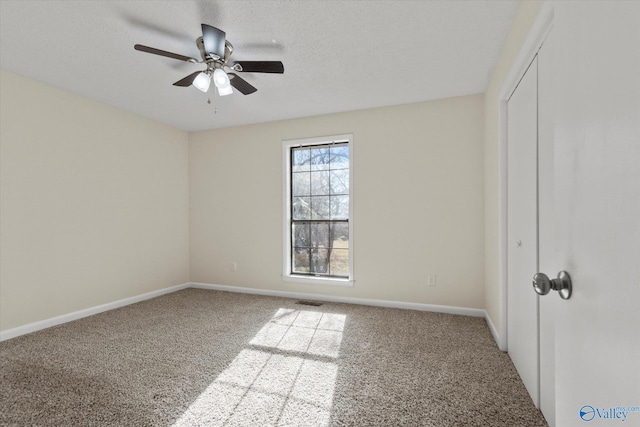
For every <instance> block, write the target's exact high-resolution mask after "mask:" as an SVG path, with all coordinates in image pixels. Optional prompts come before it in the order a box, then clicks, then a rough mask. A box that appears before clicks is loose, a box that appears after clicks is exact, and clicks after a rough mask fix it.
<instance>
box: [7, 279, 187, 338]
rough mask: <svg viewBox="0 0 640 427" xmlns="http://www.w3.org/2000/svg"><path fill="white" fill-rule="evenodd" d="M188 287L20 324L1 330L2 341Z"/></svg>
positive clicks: (143, 295) (147, 294)
mask: <svg viewBox="0 0 640 427" xmlns="http://www.w3.org/2000/svg"><path fill="white" fill-rule="evenodd" d="M188 287H189V283H183V284H181V285H176V286H171V287H169V288H164V289H159V290H157V291H153V292H148V293H146V294H142V295H137V296H135V297H130V298H125V299H121V300H119V301H114V302H110V303H107V304H102V305H98V306H96V307H90V308H86V309H84V310H79V311H74V312H73V313H68V314H63V315H61V316H56V317H52V318H50V319H45V320H41V321H39V322H34V323H29V324H27V325H23V326H18V327H17V328H13V329H7V330H6V331H0V341H5V340H8V339H11V338H15V337H18V336H20V335H24V334H29V333H31V332H36V331H39V330H42V329H46V328H50V327H52V326H57V325H61V324H62V323H67V322H71V321H73V320H78V319H82V318H83V317H88V316H92V315H94V314H98V313H102V312H104V311H108V310H113V309H116V308H120V307H124V306H126V305H130V304H135V303H137V302H140V301H144V300H148V299H151V298H155V297H159V296H161V295H164V294H168V293H171V292H176V291H179V290H182V289H185V288H188Z"/></svg>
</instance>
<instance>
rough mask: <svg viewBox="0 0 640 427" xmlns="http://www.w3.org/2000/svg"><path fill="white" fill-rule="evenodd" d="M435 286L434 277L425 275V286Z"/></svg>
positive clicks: (433, 275)
mask: <svg viewBox="0 0 640 427" xmlns="http://www.w3.org/2000/svg"><path fill="white" fill-rule="evenodd" d="M435 285H436V275H435V274H427V286H435Z"/></svg>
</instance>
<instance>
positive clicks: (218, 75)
mask: <svg viewBox="0 0 640 427" xmlns="http://www.w3.org/2000/svg"><path fill="white" fill-rule="evenodd" d="M213 81H214V83H215V84H216V87H217V88H220V87H222V86H228V85H229V76H227V73H225V72H224V70H222V69H220V68H217V69H216V70H215V71H214V72H213Z"/></svg>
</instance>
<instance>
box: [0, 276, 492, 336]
mask: <svg viewBox="0 0 640 427" xmlns="http://www.w3.org/2000/svg"><path fill="white" fill-rule="evenodd" d="M186 288H197V289H210V290H216V291H227V292H238V293H245V294H254V295H266V296H274V297H283V298H295V299H306V300H315V301H326V302H338V303H345V304H358V305H369V306H375V307H388V308H400V309H405V310H418V311H432V312H436V313H447V314H458V315H462V316H474V317H484V318H485V319H487V324H488V325H489V329H490V330H491V333H492V334H493V337H494V339H495V340H496V342H499V340H498V334H497V332H496V329H495V327H494V326H493V323H491V319H490V318H489V316H488V315H487V312H486V311H485V310H483V309H480V308H466V307H452V306H447V305H434V304H420V303H413V302H402V301H386V300H377V299H369V298H352V297H338V296H331V295H321V294H309V293H304V292H287V291H275V290H270V289H257V288H245V287H240V286H227V285H212V284H208V283H195V282H188V283H183V284H181V285H176V286H171V287H169V288H164V289H159V290H157V291H153V292H148V293H146V294H142V295H138V296H135V297H131V298H125V299H122V300H119V301H114V302H110V303H108V304H102V305H99V306H96V307H90V308H87V309H84V310H80V311H75V312H73V313H68V314H63V315H61V316H56V317H52V318H50V319H45V320H41V321H39V322H34V323H29V324H27V325H23V326H18V327H17V328H13V329H7V330H5V331H0V341H5V340H8V339H11V338H15V337H18V336H20V335H25V334H29V333H32V332H36V331H40V330H42V329H46V328H50V327H52V326H57V325H61V324H63V323H67V322H71V321H73V320H78V319H82V318H83V317H88V316H92V315H94V314H98V313H102V312H105V311H108V310H113V309H116V308H120V307H124V306H127V305H130V304H135V303H137V302H140V301H144V300H148V299H151V298H155V297H159V296H161V295H165V294H168V293H171V292H176V291H180V290H182V289H186Z"/></svg>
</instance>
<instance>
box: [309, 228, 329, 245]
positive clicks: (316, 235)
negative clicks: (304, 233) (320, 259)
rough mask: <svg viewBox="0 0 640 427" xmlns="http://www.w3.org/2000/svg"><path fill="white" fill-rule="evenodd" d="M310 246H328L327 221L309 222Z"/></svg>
mask: <svg viewBox="0 0 640 427" xmlns="http://www.w3.org/2000/svg"><path fill="white" fill-rule="evenodd" d="M311 246H312V247H314V248H328V247H329V223H328V222H312V223H311Z"/></svg>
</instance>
